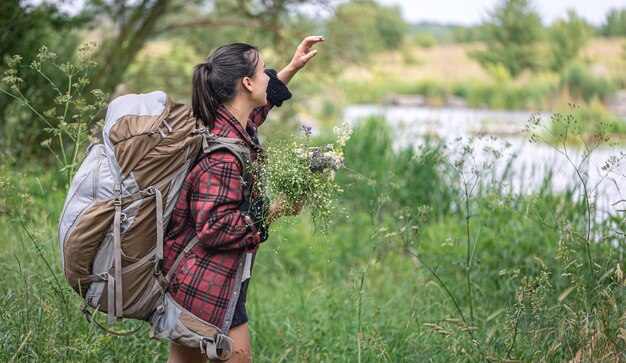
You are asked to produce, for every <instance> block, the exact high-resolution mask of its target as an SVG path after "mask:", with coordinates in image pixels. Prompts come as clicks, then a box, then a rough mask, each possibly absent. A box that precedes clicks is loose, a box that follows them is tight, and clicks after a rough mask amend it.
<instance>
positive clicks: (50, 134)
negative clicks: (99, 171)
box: [0, 45, 108, 185]
mask: <svg viewBox="0 0 626 363" xmlns="http://www.w3.org/2000/svg"><path fill="white" fill-rule="evenodd" d="M92 51H93V45H85V46H83V47H82V48H80V49H79V53H78V55H77V56H76V58H75V59H72V60H71V61H68V62H63V61H59V60H58V57H57V55H56V54H55V53H53V52H51V51H50V50H49V49H48V48H47V47H45V46H44V47H41V49H40V50H39V53H37V56H36V58H35V59H33V60H32V61H31V62H30V64H28V65H26V64H23V63H22V57H20V56H14V57H13V58H11V59H10V60H9V61H8V62H7V65H8V67H9V68H8V69H7V70H6V71H5V72H4V75H5V77H4V78H3V79H2V81H3V83H4V84H5V86H6V88H0V92H2V93H3V94H5V95H6V96H8V97H12V98H13V99H15V100H16V101H18V102H20V103H21V105H23V106H24V107H25V108H26V109H27V110H28V111H30V113H31V117H33V118H34V119H37V121H38V123H39V124H42V125H43V126H42V128H43V130H38V131H39V132H38V133H37V136H39V137H42V136H44V135H46V137H47V139H45V140H43V141H41V144H40V145H41V146H42V147H43V148H44V149H46V150H48V151H49V152H50V155H51V156H54V158H55V159H56V162H57V166H58V167H59V170H60V171H61V172H62V173H63V175H65V176H66V178H67V179H66V180H67V185H69V183H70V181H71V180H72V177H73V175H74V173H75V172H76V170H77V169H78V165H79V163H80V161H81V160H82V146H83V144H84V143H85V142H87V139H88V137H89V134H90V133H93V130H91V128H92V127H94V126H96V125H95V122H94V121H95V120H96V118H97V117H98V115H99V114H100V111H101V110H102V109H103V108H104V107H105V106H106V102H107V99H108V96H107V95H106V94H104V93H103V92H102V91H100V90H98V89H93V90H92V91H91V92H89V93H87V92H86V90H85V88H86V87H87V86H88V85H89V83H90V78H89V73H90V72H91V71H92V70H93V68H94V67H95V62H93V61H92V60H91V54H92ZM24 69H27V70H28V71H30V72H34V73H35V74H36V76H37V78H39V79H43V80H45V81H46V83H47V84H46V88H48V89H49V90H51V91H53V92H54V97H53V102H54V104H53V105H51V106H50V108H49V109H44V110H42V109H40V108H39V107H41V106H42V105H41V104H38V103H34V104H33V101H32V100H31V99H30V98H29V97H28V90H29V86H28V82H29V81H30V79H29V78H26V82H25V79H24V75H23V73H24V72H23V70H24ZM30 72H26V74H30ZM59 78H61V80H60V81H58V82H55V81H54V79H59ZM41 131H44V132H43V133H42V132H41Z"/></svg>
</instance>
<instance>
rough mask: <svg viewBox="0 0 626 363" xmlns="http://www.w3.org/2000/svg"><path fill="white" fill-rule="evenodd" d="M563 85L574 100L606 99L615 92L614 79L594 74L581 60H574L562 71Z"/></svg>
mask: <svg viewBox="0 0 626 363" xmlns="http://www.w3.org/2000/svg"><path fill="white" fill-rule="evenodd" d="M561 87H562V88H566V89H567V90H568V91H569V94H570V95H571V96H572V97H574V100H580V99H582V100H585V101H587V102H589V101H591V100H592V99H594V98H599V99H601V100H606V99H607V98H608V97H609V96H610V95H611V94H613V93H614V92H615V85H614V84H613V82H612V81H610V80H608V79H606V78H603V77H596V76H593V75H592V74H591V73H590V72H589V71H588V70H587V67H586V66H585V65H584V64H582V63H580V62H573V63H571V64H570V65H569V66H567V67H565V69H563V71H562V72H561Z"/></svg>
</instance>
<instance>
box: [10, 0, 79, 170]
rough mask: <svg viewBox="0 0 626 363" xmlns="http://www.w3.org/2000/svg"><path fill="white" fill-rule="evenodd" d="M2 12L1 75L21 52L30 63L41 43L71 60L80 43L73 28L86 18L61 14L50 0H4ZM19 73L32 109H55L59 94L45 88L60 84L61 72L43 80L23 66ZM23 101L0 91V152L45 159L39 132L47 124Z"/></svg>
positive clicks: (51, 74)
mask: <svg viewBox="0 0 626 363" xmlns="http://www.w3.org/2000/svg"><path fill="white" fill-rule="evenodd" d="M0 13H2V14H3V15H2V19H0V62H1V63H0V72H2V73H3V74H4V72H5V71H7V70H8V69H9V68H11V66H10V65H8V64H7V63H8V62H10V60H11V59H12V58H13V56H15V55H20V56H21V57H22V58H23V59H25V60H26V61H27V62H30V61H31V60H34V59H36V56H37V53H38V52H39V50H40V48H41V47H42V46H44V45H46V46H47V47H48V49H52V50H54V52H55V53H56V54H57V55H58V56H59V58H60V59H69V58H71V57H72V55H73V54H74V52H75V50H76V47H77V45H78V43H79V36H78V34H77V33H76V32H75V29H76V28H78V27H81V26H84V25H85V23H86V21H87V20H88V18H87V17H83V16H76V17H70V16H68V15H64V14H62V13H60V12H59V10H58V9H57V7H56V6H55V5H52V4H49V3H43V4H41V5H39V6H33V5H28V4H27V2H23V1H17V0H8V1H3V2H2V3H1V4H0ZM3 77H4V76H3ZM20 77H21V78H22V79H24V80H25V81H26V82H23V83H22V85H21V92H22V94H23V95H24V96H25V97H26V98H27V99H28V101H29V102H30V104H31V105H33V106H34V108H35V109H37V110H39V111H43V110H48V109H50V108H51V107H54V105H55V103H54V100H55V97H56V96H57V93H56V92H55V90H54V89H52V88H51V87H50V86H49V81H52V82H53V83H55V84H60V83H61V82H65V75H63V74H62V73H61V72H52V73H50V74H48V77H49V78H50V80H47V79H45V78H43V77H40V76H39V74H38V72H37V70H35V69H31V68H28V67H23V68H21V69H20ZM2 88H4V86H3V87H2ZM21 102H22V100H18V99H15V98H14V97H11V96H10V95H8V94H6V93H5V92H0V118H1V120H2V122H1V123H0V150H2V151H3V152H8V153H10V154H11V155H13V156H14V157H17V158H19V159H20V161H22V162H23V161H25V160H27V159H28V158H29V157H45V151H44V150H43V149H41V148H40V147H39V143H40V142H41V141H43V140H44V139H45V138H47V136H46V135H45V134H42V133H41V130H42V128H44V127H46V126H45V123H43V122H42V120H41V119H40V118H38V117H36V116H35V115H33V114H32V113H31V112H28V111H26V110H25V109H24V108H22V105H21Z"/></svg>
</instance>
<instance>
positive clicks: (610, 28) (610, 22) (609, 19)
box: [600, 9, 626, 37]
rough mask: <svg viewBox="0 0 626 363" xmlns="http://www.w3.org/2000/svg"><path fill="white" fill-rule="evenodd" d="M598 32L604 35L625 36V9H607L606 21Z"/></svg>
mask: <svg viewBox="0 0 626 363" xmlns="http://www.w3.org/2000/svg"><path fill="white" fill-rule="evenodd" d="M600 34H601V35H602V36H605V37H621V36H626V10H617V9H612V10H611V11H609V13H608V14H607V15H606V23H604V24H603V25H602V27H601V28H600Z"/></svg>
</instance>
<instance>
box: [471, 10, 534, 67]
mask: <svg viewBox="0 0 626 363" xmlns="http://www.w3.org/2000/svg"><path fill="white" fill-rule="evenodd" d="M484 32H485V33H484V34H485V36H486V39H487V40H486V43H487V49H486V50H482V51H474V52H471V53H470V56H471V57H472V58H474V59H476V60H477V61H478V62H479V63H480V64H481V65H482V66H483V67H484V68H486V69H489V68H493V67H494V66H497V65H498V64H501V65H502V66H504V67H505V68H506V69H507V70H508V72H509V73H510V74H511V75H512V76H514V77H515V76H517V75H519V74H520V73H521V72H522V71H523V70H524V69H530V70H535V69H537V68H539V60H538V59H539V57H538V53H539V52H538V43H539V41H540V40H541V32H542V25H541V19H540V17H539V14H538V13H537V12H536V11H535V9H534V8H533V7H532V5H531V2H530V0H500V2H499V3H498V4H497V5H496V7H495V9H494V10H493V11H492V12H491V13H490V14H489V19H488V21H487V22H485V24H484Z"/></svg>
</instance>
